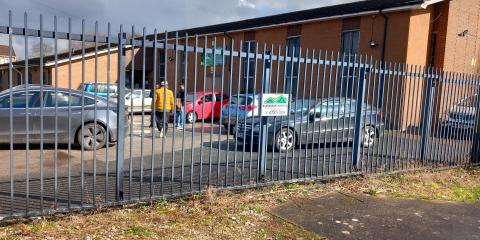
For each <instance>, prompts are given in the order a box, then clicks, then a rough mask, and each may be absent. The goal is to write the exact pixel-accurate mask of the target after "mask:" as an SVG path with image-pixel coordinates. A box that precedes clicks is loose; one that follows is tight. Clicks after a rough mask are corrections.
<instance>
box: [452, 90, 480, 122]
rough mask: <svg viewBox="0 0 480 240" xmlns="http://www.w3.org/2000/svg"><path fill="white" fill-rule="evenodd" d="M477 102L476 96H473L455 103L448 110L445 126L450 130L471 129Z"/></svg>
mask: <svg viewBox="0 0 480 240" xmlns="http://www.w3.org/2000/svg"><path fill="white" fill-rule="evenodd" d="M478 100H479V99H478V95H477V94H475V95H473V96H470V97H467V98H465V99H463V100H461V101H460V102H458V103H456V104H455V105H454V106H453V107H452V108H451V109H450V110H449V112H448V115H447V119H446V121H445V125H446V126H447V127H449V128H452V129H473V128H474V127H475V119H476V112H477V106H478Z"/></svg>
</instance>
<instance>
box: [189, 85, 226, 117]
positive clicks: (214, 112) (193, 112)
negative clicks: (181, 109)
mask: <svg viewBox="0 0 480 240" xmlns="http://www.w3.org/2000/svg"><path fill="white" fill-rule="evenodd" d="M222 98H223V101H221V100H222ZM229 99H230V98H229V97H228V95H227V94H224V93H221V92H197V93H195V94H187V96H185V116H186V117H185V119H186V122H187V123H193V122H196V121H197V120H198V119H211V118H212V117H213V118H220V112H221V111H222V107H223V106H224V105H225V104H227V103H228V101H229Z"/></svg>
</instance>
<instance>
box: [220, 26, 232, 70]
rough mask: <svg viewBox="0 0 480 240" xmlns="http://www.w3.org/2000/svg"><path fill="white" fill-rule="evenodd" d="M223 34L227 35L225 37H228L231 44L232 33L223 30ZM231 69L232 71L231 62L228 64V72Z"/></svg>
mask: <svg viewBox="0 0 480 240" xmlns="http://www.w3.org/2000/svg"><path fill="white" fill-rule="evenodd" d="M223 35H225V36H227V38H228V39H230V46H232V41H233V37H232V35H230V34H229V33H228V32H223ZM233 47H234V46H233ZM224 50H225V49H224ZM231 71H232V64H228V72H231Z"/></svg>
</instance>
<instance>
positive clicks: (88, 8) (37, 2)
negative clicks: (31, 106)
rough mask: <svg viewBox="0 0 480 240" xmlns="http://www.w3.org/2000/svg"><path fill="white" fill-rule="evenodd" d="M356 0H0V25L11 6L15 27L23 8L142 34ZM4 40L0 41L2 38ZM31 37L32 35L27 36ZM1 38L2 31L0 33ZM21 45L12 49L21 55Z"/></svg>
mask: <svg viewBox="0 0 480 240" xmlns="http://www.w3.org/2000/svg"><path fill="white" fill-rule="evenodd" d="M352 1H355V0H295V1H291V0H221V1H219V0H202V1H198V0H176V1H168V0H135V1H125V0H81V1H79V0H62V1H58V0H16V1H12V0H0V6H2V8H1V9H0V25H2V26H8V10H12V13H13V23H14V26H17V27H23V20H24V19H23V17H24V15H23V13H24V12H27V13H28V26H29V27H30V28H38V27H39V16H40V14H42V15H43V20H44V23H43V25H44V29H46V30H53V17H54V16H57V18H58V30H59V31H62V32H67V31H68V19H69V18H70V19H71V21H72V32H74V33H80V32H81V23H82V19H85V22H86V32H90V33H91V32H93V31H94V27H95V21H98V24H99V26H98V27H99V31H100V32H102V33H106V31H107V23H111V29H112V32H118V30H119V27H120V24H123V27H124V30H125V31H128V32H130V31H131V27H132V25H134V26H135V30H136V32H139V33H141V32H142V28H143V27H145V28H146V34H151V33H153V30H154V29H157V30H158V31H159V32H162V31H165V30H169V31H174V30H180V29H184V28H191V27H200V26H206V25H211V24H218V23H225V22H231V21H237V20H242V19H248V18H254V17H261V16H267V15H272V14H279V13H285V12H290V11H297V10H302V9H309V8H316V7H321V6H325V5H332V4H341V3H345V2H352ZM2 39H3V40H2ZM32 41H33V40H32ZM0 42H2V43H5V36H0ZM16 42H18V41H16ZM18 46H21V44H15V51H16V52H17V53H19V54H22V53H23V52H24V51H23V50H22V47H18Z"/></svg>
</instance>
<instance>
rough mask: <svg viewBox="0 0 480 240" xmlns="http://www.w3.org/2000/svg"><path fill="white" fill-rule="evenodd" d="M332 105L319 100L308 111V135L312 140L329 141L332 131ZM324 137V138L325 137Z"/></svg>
mask: <svg viewBox="0 0 480 240" xmlns="http://www.w3.org/2000/svg"><path fill="white" fill-rule="evenodd" d="M333 109H334V108H333V106H332V105H330V104H328V103H327V102H319V103H317V104H316V105H315V108H314V109H312V110H311V111H310V112H309V116H308V118H309V124H308V126H307V129H308V133H307V134H308V135H309V136H308V137H309V139H312V140H311V141H313V142H320V143H323V142H325V140H326V142H329V141H330V136H331V132H332V129H331V128H332V119H333V118H332V114H333ZM325 138H326V139H325Z"/></svg>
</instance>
